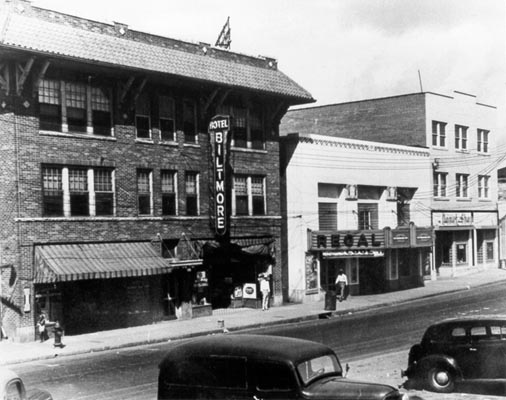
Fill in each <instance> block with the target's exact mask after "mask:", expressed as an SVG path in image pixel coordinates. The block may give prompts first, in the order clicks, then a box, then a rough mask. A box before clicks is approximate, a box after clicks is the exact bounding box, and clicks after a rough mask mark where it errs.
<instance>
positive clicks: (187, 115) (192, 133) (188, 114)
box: [183, 99, 198, 143]
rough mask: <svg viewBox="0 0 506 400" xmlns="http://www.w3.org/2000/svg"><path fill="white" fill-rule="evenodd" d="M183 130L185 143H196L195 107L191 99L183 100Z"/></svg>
mask: <svg viewBox="0 0 506 400" xmlns="http://www.w3.org/2000/svg"><path fill="white" fill-rule="evenodd" d="M183 131H184V141H185V142H186V143H197V137H198V136H197V107H196V106H195V102H194V101H193V100H189V99H184V100H183Z"/></svg>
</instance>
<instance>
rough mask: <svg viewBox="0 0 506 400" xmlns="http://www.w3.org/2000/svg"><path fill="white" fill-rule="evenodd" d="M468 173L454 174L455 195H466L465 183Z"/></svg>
mask: <svg viewBox="0 0 506 400" xmlns="http://www.w3.org/2000/svg"><path fill="white" fill-rule="evenodd" d="M468 179H469V175H465V174H456V176H455V196H457V197H467V183H468Z"/></svg>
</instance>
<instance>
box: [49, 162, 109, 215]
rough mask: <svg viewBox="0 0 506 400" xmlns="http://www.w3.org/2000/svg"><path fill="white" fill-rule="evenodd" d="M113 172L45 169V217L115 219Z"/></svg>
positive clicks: (102, 169)
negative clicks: (111, 216) (111, 217)
mask: <svg viewBox="0 0 506 400" xmlns="http://www.w3.org/2000/svg"><path fill="white" fill-rule="evenodd" d="M113 173H114V171H113V170H112V169H107V168H86V167H59V166H42V203H43V204H42V214H43V215H44V216H60V217H63V216H65V217H69V216H105V215H114V184H113Z"/></svg>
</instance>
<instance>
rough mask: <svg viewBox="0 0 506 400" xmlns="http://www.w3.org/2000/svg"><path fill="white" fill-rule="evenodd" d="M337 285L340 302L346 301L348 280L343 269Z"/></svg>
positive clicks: (340, 271)
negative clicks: (345, 294)
mask: <svg viewBox="0 0 506 400" xmlns="http://www.w3.org/2000/svg"><path fill="white" fill-rule="evenodd" d="M336 285H337V288H338V289H339V296H338V297H339V301H343V300H344V299H345V296H344V292H345V290H346V286H347V285H348V278H347V277H346V274H345V273H344V271H343V270H342V269H340V270H339V273H338V274H337V278H336Z"/></svg>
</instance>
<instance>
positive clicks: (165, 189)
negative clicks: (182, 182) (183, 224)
mask: <svg viewBox="0 0 506 400" xmlns="http://www.w3.org/2000/svg"><path fill="white" fill-rule="evenodd" d="M161 190H162V215H176V214H177V211H176V204H177V203H176V171H167V170H164V171H162V172H161Z"/></svg>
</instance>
